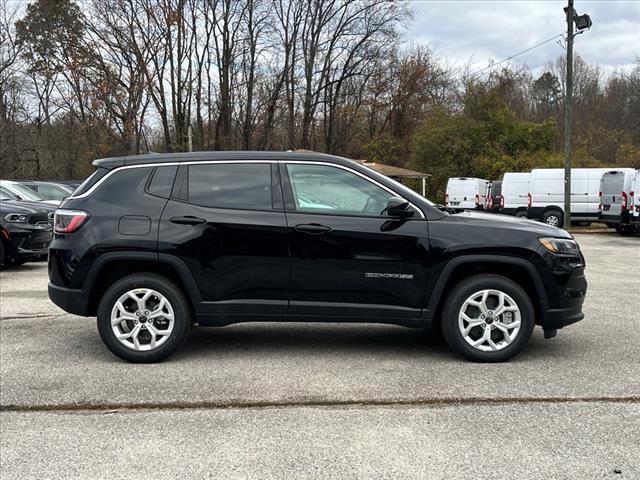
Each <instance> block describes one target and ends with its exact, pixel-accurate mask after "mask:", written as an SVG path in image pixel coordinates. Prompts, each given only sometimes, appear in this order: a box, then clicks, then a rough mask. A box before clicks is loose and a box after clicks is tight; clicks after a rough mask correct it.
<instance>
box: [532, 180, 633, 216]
mask: <svg viewBox="0 0 640 480" xmlns="http://www.w3.org/2000/svg"><path fill="white" fill-rule="evenodd" d="M610 170H611V168H574V169H572V170H571V221H573V222H594V221H597V220H598V216H599V210H598V205H599V203H600V197H599V192H600V179H601V178H602V175H603V174H604V173H606V172H608V171H610ZM616 170H622V171H626V170H633V169H632V168H619V169H616ZM528 201H529V208H528V209H527V217H529V218H533V219H535V220H542V221H543V222H545V223H548V224H549V225H554V226H562V224H563V223H564V169H562V168H541V169H534V170H531V177H529V198H528Z"/></svg>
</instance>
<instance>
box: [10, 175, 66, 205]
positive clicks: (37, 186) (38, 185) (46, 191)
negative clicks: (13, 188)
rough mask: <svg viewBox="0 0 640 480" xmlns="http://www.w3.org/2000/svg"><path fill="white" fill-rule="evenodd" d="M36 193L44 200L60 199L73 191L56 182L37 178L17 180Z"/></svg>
mask: <svg viewBox="0 0 640 480" xmlns="http://www.w3.org/2000/svg"><path fill="white" fill-rule="evenodd" d="M18 183H20V184H21V185H24V186H25V187H28V188H30V189H31V190H33V191H35V192H38V194H39V195H40V196H41V197H42V198H44V199H45V200H57V201H62V200H64V199H65V198H67V197H68V196H69V195H71V194H72V193H73V191H74V190H75V189H74V188H72V187H70V186H69V185H65V184H62V183H56V182H42V181H39V180H24V181H20V182H18Z"/></svg>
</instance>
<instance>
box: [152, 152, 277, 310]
mask: <svg viewBox="0 0 640 480" xmlns="http://www.w3.org/2000/svg"><path fill="white" fill-rule="evenodd" d="M272 172H276V174H277V165H276V164H275V163H272V162H247V161H242V162H238V161H235V162H224V161H218V162H212V163H202V162H198V163H193V164H190V165H181V166H180V168H179V170H178V174H177V176H176V182H175V184H174V187H173V193H172V197H171V199H170V200H169V202H168V203H167V206H166V207H165V210H164V212H163V215H162V221H161V225H160V233H159V242H158V245H159V252H160V254H163V253H167V254H171V255H174V256H177V257H178V258H179V259H181V260H182V261H183V262H184V263H185V264H186V266H187V268H188V269H189V270H190V272H191V273H192V274H193V276H194V278H195V281H196V284H197V286H198V288H199V290H200V294H201V296H202V300H203V302H202V304H201V305H200V306H199V309H200V311H201V312H202V313H209V314H252V313H260V314H284V313H286V311H287V303H288V289H289V251H288V245H287V234H286V220H285V216H284V210H283V205H282V192H281V189H280V186H279V184H278V182H277V178H275V177H273V176H272Z"/></svg>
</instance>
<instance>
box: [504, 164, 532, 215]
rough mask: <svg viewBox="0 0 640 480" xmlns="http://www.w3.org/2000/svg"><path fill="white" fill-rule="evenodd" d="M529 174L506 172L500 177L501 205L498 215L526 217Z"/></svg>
mask: <svg viewBox="0 0 640 480" xmlns="http://www.w3.org/2000/svg"><path fill="white" fill-rule="evenodd" d="M530 176H531V173H529V172H507V173H505V174H504V176H503V177H502V204H501V208H500V213H503V214H505V215H515V216H516V217H526V216H527V198H528V194H529V177H530Z"/></svg>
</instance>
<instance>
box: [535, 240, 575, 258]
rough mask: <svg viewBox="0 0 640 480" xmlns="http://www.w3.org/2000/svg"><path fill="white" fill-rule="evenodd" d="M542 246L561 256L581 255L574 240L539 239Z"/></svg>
mask: <svg viewBox="0 0 640 480" xmlns="http://www.w3.org/2000/svg"><path fill="white" fill-rule="evenodd" d="M538 240H539V241H540V243H541V244H542V246H543V247H544V248H546V249H547V250H549V251H550V252H551V253H559V254H560V255H574V256H578V255H580V249H579V248H578V244H577V243H576V242H575V241H574V240H568V239H566V238H539V239H538Z"/></svg>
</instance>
